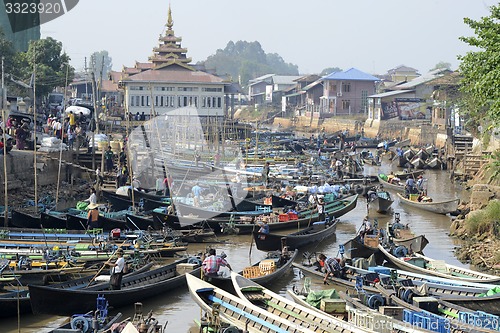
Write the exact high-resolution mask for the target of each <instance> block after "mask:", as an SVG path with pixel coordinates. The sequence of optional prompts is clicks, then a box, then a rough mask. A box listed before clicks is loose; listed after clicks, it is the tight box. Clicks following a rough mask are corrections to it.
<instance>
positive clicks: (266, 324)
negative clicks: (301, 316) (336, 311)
mask: <svg viewBox="0 0 500 333" xmlns="http://www.w3.org/2000/svg"><path fill="white" fill-rule="evenodd" d="M186 280H187V285H188V288H189V293H190V294H191V298H193V300H194V301H195V302H196V303H197V304H198V305H199V306H200V308H201V309H202V310H203V311H205V312H206V313H209V314H211V313H212V309H213V304H215V303H217V304H219V306H218V310H219V318H220V319H221V320H222V321H223V322H225V323H228V324H230V325H232V326H234V327H237V328H239V329H246V330H247V331H248V332H249V333H260V332H264V333H274V332H276V333H287V332H290V333H299V332H307V333H310V332H313V330H312V329H308V328H307V327H304V326H302V324H296V323H292V322H290V321H288V320H286V319H285V318H281V317H279V316H277V315H275V314H273V313H270V312H268V311H265V310H263V309H261V308H259V307H258V306H255V305H252V304H246V303H243V302H242V301H241V299H240V298H239V297H237V296H234V295H232V294H230V293H228V292H226V291H224V290H222V289H220V288H217V287H215V286H214V285H212V284H210V283H208V282H205V281H203V280H200V279H198V278H196V277H195V276H192V275H190V274H187V275H186ZM320 332H326V331H320Z"/></svg>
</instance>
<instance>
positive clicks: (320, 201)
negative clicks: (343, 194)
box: [316, 196, 325, 221]
mask: <svg viewBox="0 0 500 333" xmlns="http://www.w3.org/2000/svg"><path fill="white" fill-rule="evenodd" d="M316 208H317V209H318V219H319V221H324V220H325V199H324V198H323V196H318V197H316Z"/></svg>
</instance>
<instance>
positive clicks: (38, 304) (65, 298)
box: [29, 258, 200, 315]
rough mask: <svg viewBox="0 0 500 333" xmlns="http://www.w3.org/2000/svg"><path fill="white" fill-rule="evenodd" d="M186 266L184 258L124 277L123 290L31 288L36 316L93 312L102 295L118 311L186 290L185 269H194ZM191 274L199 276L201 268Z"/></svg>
mask: <svg viewBox="0 0 500 333" xmlns="http://www.w3.org/2000/svg"><path fill="white" fill-rule="evenodd" d="M187 263H188V258H185V259H182V260H179V261H176V262H174V263H172V264H169V265H165V266H163V267H160V268H157V269H155V270H151V271H148V272H144V273H140V274H137V275H134V276H132V277H130V278H126V277H124V278H123V280H122V288H121V289H120V290H108V289H109V285H108V284H98V285H95V286H90V287H88V288H80V289H74V288H60V287H52V286H33V285H30V286H29V291H30V295H31V307H32V309H33V313H35V314H38V313H47V314H53V315H71V314H73V313H75V312H77V311H82V312H87V311H91V310H92V309H93V308H94V306H95V299H96V297H97V295H99V294H100V295H104V297H106V299H107V300H108V302H109V305H110V306H113V307H115V308H117V307H120V306H124V305H127V304H130V303H133V302H137V301H141V300H143V299H146V298H149V297H153V296H157V295H160V294H162V293H165V292H168V291H170V290H174V289H176V288H180V287H182V286H184V285H185V284H186V279H185V277H184V275H185V273H186V272H187V271H186V269H189V268H192V267H193V266H191V265H187V266H186V265H185V264H187ZM191 273H192V274H197V275H199V274H200V267H198V268H195V269H194V270H193V271H192V272H191ZM87 285H88V284H87ZM84 287H85V285H84ZM75 300H78V302H75Z"/></svg>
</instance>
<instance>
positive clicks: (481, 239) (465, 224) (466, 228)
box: [450, 184, 500, 273]
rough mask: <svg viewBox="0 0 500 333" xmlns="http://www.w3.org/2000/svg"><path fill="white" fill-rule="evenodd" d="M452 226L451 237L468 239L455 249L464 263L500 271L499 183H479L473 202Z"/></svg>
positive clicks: (474, 189) (466, 205)
mask: <svg viewBox="0 0 500 333" xmlns="http://www.w3.org/2000/svg"><path fill="white" fill-rule="evenodd" d="M459 209H461V211H462V212H463V213H462V214H461V215H459V216H458V217H457V219H455V220H454V221H453V223H452V225H451V227H450V236H454V237H457V238H459V239H462V240H464V241H465V243H464V244H463V245H462V247H460V248H458V249H457V250H456V255H457V258H458V259H459V260H461V261H464V262H469V263H471V264H472V265H474V266H476V267H479V268H483V269H485V270H494V271H496V272H497V273H498V272H500V186H493V185H485V184H476V185H474V186H473V187H472V188H471V194H470V201H469V202H468V203H465V204H463V205H462V206H461V207H459Z"/></svg>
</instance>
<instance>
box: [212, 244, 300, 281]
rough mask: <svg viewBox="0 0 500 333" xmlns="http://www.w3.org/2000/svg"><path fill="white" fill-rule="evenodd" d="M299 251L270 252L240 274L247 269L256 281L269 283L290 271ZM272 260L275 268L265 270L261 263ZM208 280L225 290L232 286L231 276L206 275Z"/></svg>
mask: <svg viewBox="0 0 500 333" xmlns="http://www.w3.org/2000/svg"><path fill="white" fill-rule="evenodd" d="M298 253H299V250H297V249H296V250H295V251H293V252H290V251H287V252H286V253H283V252H282V251H276V252H269V253H268V255H267V258H265V259H263V260H259V261H258V262H257V263H255V264H253V265H252V266H251V267H247V268H246V269H245V270H243V271H241V272H239V273H238V274H240V275H243V274H244V273H245V271H247V272H248V274H249V275H251V276H252V277H251V278H250V279H251V280H252V281H254V282H255V283H258V284H261V285H268V284H270V283H272V282H273V281H276V280H278V279H279V278H281V277H282V276H283V275H284V274H286V273H287V272H288V270H289V269H290V267H292V263H293V261H294V260H295V258H297V255H298ZM270 261H272V262H273V263H274V268H273V269H274V270H273V269H270V270H269V271H267V272H266V271H263V270H262V269H261V267H260V264H261V263H263V264H269V262H270ZM263 266H264V265H263ZM256 272H257V273H256ZM206 280H207V281H208V282H210V283H212V284H214V285H215V286H217V287H220V288H223V289H224V290H228V289H229V288H226V287H228V286H230V287H232V283H231V277H229V276H227V277H226V276H217V277H206Z"/></svg>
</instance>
